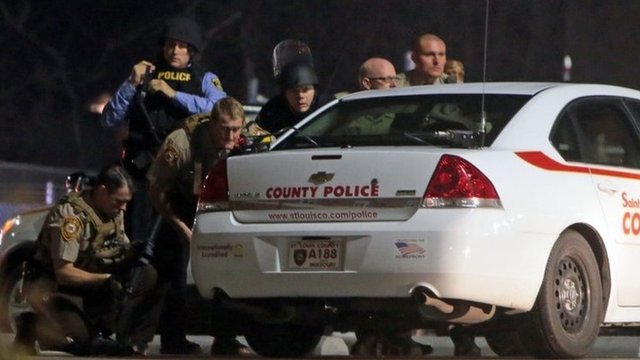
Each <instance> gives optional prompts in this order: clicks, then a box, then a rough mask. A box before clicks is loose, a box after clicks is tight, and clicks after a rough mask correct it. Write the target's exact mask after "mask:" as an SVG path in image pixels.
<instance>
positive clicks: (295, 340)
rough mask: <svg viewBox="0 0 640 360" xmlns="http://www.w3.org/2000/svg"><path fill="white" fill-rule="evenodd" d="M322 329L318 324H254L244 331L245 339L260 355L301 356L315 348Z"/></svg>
mask: <svg viewBox="0 0 640 360" xmlns="http://www.w3.org/2000/svg"><path fill="white" fill-rule="evenodd" d="M323 330H324V329H323V327H320V326H304V325H289V324H277V325H264V324H254V325H253V326H251V327H250V328H249V329H247V331H246V332H245V339H246V340H247V343H248V344H249V346H250V347H251V349H253V351H255V352H256V353H257V354H259V355H261V356H265V357H301V356H305V355H308V354H310V353H311V352H312V351H313V350H314V349H315V348H316V346H317V345H318V343H319V342H320V339H321V337H322V334H323Z"/></svg>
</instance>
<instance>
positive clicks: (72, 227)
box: [60, 216, 82, 241]
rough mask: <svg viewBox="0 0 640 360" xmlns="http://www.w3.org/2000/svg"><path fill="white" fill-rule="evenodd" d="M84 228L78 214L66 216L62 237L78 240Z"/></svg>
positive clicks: (68, 239) (63, 221)
mask: <svg viewBox="0 0 640 360" xmlns="http://www.w3.org/2000/svg"><path fill="white" fill-rule="evenodd" d="M81 230H82V222H81V221H80V218H79V217H77V216H66V217H65V218H64V219H63V220H62V227H61V228H60V231H61V233H62V238H63V239H65V240H66V241H77V240H78V237H79V236H80V231H81Z"/></svg>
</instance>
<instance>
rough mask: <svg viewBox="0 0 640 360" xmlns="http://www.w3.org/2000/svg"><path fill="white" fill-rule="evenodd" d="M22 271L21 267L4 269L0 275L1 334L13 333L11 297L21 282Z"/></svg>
mask: <svg viewBox="0 0 640 360" xmlns="http://www.w3.org/2000/svg"><path fill="white" fill-rule="evenodd" d="M20 275H21V270H20V267H19V266H14V267H10V268H7V269H3V271H2V274H0V332H13V331H14V324H13V321H12V319H11V316H10V314H11V311H10V306H11V305H10V304H11V301H10V297H11V293H12V291H13V289H14V287H15V286H16V284H17V283H18V281H19V280H20Z"/></svg>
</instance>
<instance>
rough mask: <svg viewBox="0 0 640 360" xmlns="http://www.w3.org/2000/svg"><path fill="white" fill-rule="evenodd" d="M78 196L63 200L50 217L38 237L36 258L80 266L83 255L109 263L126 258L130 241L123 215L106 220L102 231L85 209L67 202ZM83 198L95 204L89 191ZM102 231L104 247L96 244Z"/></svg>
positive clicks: (88, 202)
mask: <svg viewBox="0 0 640 360" xmlns="http://www.w3.org/2000/svg"><path fill="white" fill-rule="evenodd" d="M74 195H75V196H77V195H78V194H77V193H75V194H70V195H67V197H65V198H63V199H61V200H60V201H59V202H58V203H57V204H56V205H55V206H54V207H53V208H52V209H51V211H50V212H49V214H48V215H47V218H46V220H45V222H44V224H43V226H42V229H41V231H40V234H39V235H38V240H37V243H36V255H35V259H36V260H38V261H39V262H40V263H42V264H46V265H48V266H51V265H52V264H53V261H54V260H64V261H68V262H71V263H76V261H77V260H78V257H79V255H80V253H86V254H88V256H91V257H93V258H100V259H105V260H107V261H108V259H114V258H120V257H122V256H124V253H125V252H126V249H127V248H128V246H129V245H128V244H129V239H128V238H127V236H126V235H125V233H124V225H123V215H122V214H120V215H118V216H117V217H116V218H115V219H102V221H103V224H101V225H100V227H101V229H98V228H97V227H96V225H95V224H94V223H93V222H92V221H91V219H90V217H89V215H88V214H87V213H86V212H85V211H83V209H81V208H80V207H78V206H77V205H76V204H73V203H71V202H69V201H68V200H67V199H68V196H74ZM82 198H83V199H84V200H85V202H86V203H87V204H91V203H90V194H89V193H88V192H85V193H83V194H82ZM98 231H102V232H103V234H100V238H101V239H104V240H103V241H102V242H101V243H100V244H96V243H95V242H94V239H95V238H96V237H97V236H98ZM80 267H81V268H82V266H80ZM85 270H86V269H85Z"/></svg>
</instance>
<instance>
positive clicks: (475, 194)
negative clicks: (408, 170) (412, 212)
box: [423, 155, 502, 208]
mask: <svg viewBox="0 0 640 360" xmlns="http://www.w3.org/2000/svg"><path fill="white" fill-rule="evenodd" d="M423 200H424V201H423V207H428V208H451V207H465V208H479V207H482V208H486V207H490V208H500V207H502V204H501V202H500V197H499V196H498V192H497V191H496V189H495V187H494V186H493V184H492V183H491V181H489V179H488V178H487V177H486V176H485V175H484V174H483V173H482V172H481V171H480V170H478V168H476V167H475V166H473V165H472V164H471V163H470V162H468V161H466V160H465V159H463V158H460V157H458V156H453V155H443V156H442V157H441V158H440V161H439V162H438V165H437V166H436V170H435V171H434V173H433V176H432V177H431V180H430V181H429V185H428V186H427V191H426V192H425V194H424V199H423Z"/></svg>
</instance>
